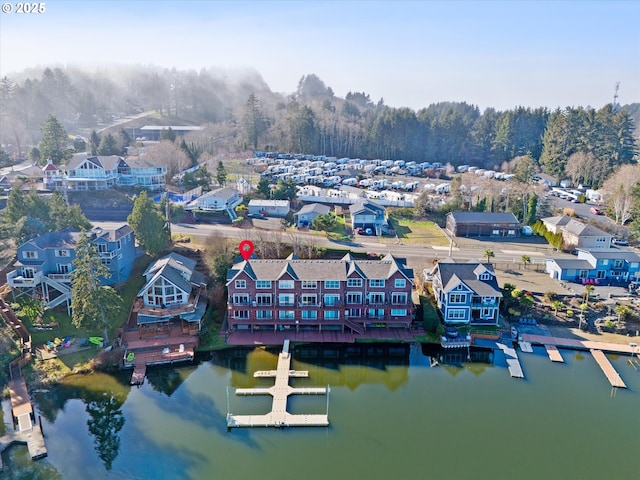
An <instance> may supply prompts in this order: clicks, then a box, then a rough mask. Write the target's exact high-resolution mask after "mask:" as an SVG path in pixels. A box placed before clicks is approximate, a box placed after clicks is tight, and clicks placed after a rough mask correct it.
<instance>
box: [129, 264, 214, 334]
mask: <svg viewBox="0 0 640 480" xmlns="http://www.w3.org/2000/svg"><path fill="white" fill-rule="evenodd" d="M143 275H144V277H145V279H146V282H145V284H144V286H143V287H142V288H141V289H140V291H139V292H138V296H137V298H136V300H135V302H134V305H133V308H132V313H133V314H134V316H135V319H136V324H137V328H138V330H139V332H140V336H146V335H151V336H157V335H159V334H162V333H169V332H170V331H171V328H172V327H177V326H178V325H177V324H178V323H179V327H180V328H181V329H182V333H183V334H186V335H197V334H198V332H199V331H200V326H201V322H202V317H203V316H204V313H205V310H206V308H207V299H206V295H202V293H203V292H204V291H205V289H206V285H207V284H206V280H205V278H204V276H203V275H202V274H201V273H200V272H198V271H196V262H195V260H192V259H190V258H187V257H184V256H182V255H180V254H177V253H170V254H169V255H166V256H164V257H162V258H160V259H159V260H156V261H155V262H153V263H152V264H151V265H149V267H148V268H147V269H146V270H145V272H144V273H143Z"/></svg>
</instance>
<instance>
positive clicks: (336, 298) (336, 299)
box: [324, 295, 340, 307]
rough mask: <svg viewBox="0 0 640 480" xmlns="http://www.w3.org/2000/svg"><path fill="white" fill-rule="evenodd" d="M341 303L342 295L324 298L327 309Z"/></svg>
mask: <svg viewBox="0 0 640 480" xmlns="http://www.w3.org/2000/svg"><path fill="white" fill-rule="evenodd" d="M339 301H340V295H325V296H324V304H325V306H327V307H331V306H334V305H337V304H338V302H339Z"/></svg>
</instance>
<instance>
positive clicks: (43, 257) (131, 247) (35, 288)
mask: <svg viewBox="0 0 640 480" xmlns="http://www.w3.org/2000/svg"><path fill="white" fill-rule="evenodd" d="M80 235H89V236H90V237H91V239H92V241H93V242H94V243H95V244H96V246H97V250H98V254H99V255H100V260H101V262H102V264H103V265H105V266H107V267H108V269H109V275H110V276H109V277H108V278H101V279H100V283H101V284H102V285H113V284H116V283H120V282H124V281H125V280H127V278H129V275H130V274H131V269H132V267H133V262H134V260H135V239H134V233H133V230H132V229H131V227H129V226H128V225H122V226H121V227H119V228H117V229H114V230H105V229H102V228H94V229H92V230H89V231H88V232H86V233H82V232H79V231H77V230H75V229H73V228H67V229H65V230H62V231H61V232H49V233H45V234H44V235H41V236H39V237H36V238H33V239H31V240H28V241H26V242H25V243H23V244H22V245H20V246H19V247H18V250H17V259H18V261H17V262H16V263H15V267H16V269H15V270H13V271H12V272H9V274H8V275H7V283H8V284H9V287H11V289H12V292H13V295H14V297H19V296H21V295H24V294H30V295H33V296H35V295H38V294H40V296H41V298H42V299H43V300H44V304H45V306H46V307H47V308H53V307H56V306H58V305H62V304H63V303H66V304H67V308H69V307H70V302H71V275H70V274H71V271H72V270H73V263H72V262H73V259H74V258H75V247H76V244H77V242H78V239H79V238H80Z"/></svg>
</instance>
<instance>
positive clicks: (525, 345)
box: [518, 340, 533, 353]
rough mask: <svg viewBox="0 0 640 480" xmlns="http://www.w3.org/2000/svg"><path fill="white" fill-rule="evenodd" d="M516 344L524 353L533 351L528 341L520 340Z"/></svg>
mask: <svg viewBox="0 0 640 480" xmlns="http://www.w3.org/2000/svg"><path fill="white" fill-rule="evenodd" d="M518 345H519V346H520V350H522V351H523V352H524V353H533V347H532V346H531V344H530V343H529V342H525V341H524V340H522V341H520V342H518Z"/></svg>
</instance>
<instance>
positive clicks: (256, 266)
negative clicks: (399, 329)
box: [227, 255, 413, 282]
mask: <svg viewBox="0 0 640 480" xmlns="http://www.w3.org/2000/svg"><path fill="white" fill-rule="evenodd" d="M242 271H244V272H245V273H247V275H249V277H251V278H252V279H254V280H279V279H280V278H282V277H283V276H286V275H289V276H291V277H292V278H294V279H295V280H319V281H323V280H340V281H345V280H346V279H347V277H349V275H351V274H353V273H354V272H356V273H358V274H359V275H360V276H362V277H364V278H376V279H386V278H390V277H391V276H392V275H393V274H394V273H395V272H398V271H400V272H401V273H402V274H403V275H404V276H405V277H407V279H408V280H409V281H413V270H412V269H410V268H406V266H405V263H404V260H403V259H400V258H396V257H394V256H393V255H387V256H386V257H384V258H383V259H382V260H352V259H351V258H350V257H343V258H342V259H341V260H295V259H290V258H288V259H285V260H281V259H277V260H249V261H248V262H247V261H243V262H239V263H236V264H235V265H234V266H233V267H232V268H230V269H229V270H228V271H227V281H228V282H231V281H232V280H233V279H234V278H235V277H236V276H237V275H238V274H239V273H240V272H242Z"/></svg>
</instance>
